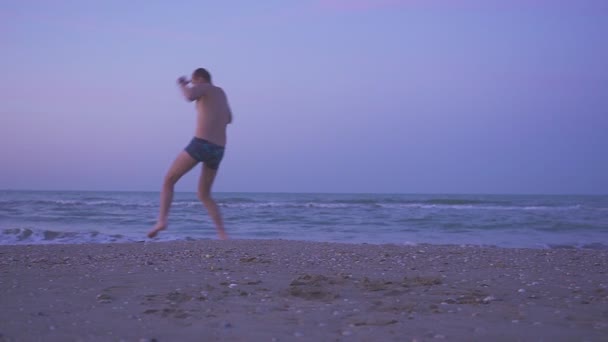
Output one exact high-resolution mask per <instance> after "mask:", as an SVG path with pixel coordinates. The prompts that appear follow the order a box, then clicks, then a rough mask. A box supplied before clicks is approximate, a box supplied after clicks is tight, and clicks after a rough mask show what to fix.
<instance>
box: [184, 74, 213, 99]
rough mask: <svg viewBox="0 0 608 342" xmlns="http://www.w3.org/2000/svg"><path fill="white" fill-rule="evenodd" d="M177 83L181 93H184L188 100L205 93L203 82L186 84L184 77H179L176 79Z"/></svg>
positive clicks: (197, 97)
mask: <svg viewBox="0 0 608 342" xmlns="http://www.w3.org/2000/svg"><path fill="white" fill-rule="evenodd" d="M177 83H178V84H179V87H180V89H181V90H182V94H184V97H185V98H186V100H188V101H190V102H192V101H196V100H198V99H199V98H201V96H203V95H205V90H206V89H207V87H206V85H205V84H193V85H191V86H188V83H189V82H188V81H186V79H185V78H184V77H180V78H179V79H178V80H177Z"/></svg>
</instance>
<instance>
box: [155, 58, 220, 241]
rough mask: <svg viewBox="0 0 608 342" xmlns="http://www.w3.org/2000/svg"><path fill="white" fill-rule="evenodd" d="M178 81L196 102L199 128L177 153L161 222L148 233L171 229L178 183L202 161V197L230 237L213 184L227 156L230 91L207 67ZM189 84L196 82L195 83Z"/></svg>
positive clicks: (166, 187) (165, 188)
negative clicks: (215, 81) (213, 195)
mask: <svg viewBox="0 0 608 342" xmlns="http://www.w3.org/2000/svg"><path fill="white" fill-rule="evenodd" d="M177 83H178V85H179V87H180V89H181V91H182V93H183V94H184V97H185V98H186V100H188V101H191V102H192V101H196V111H197V117H196V131H195V133H194V138H192V141H190V144H189V145H188V146H187V147H186V148H185V149H184V151H182V152H181V153H180V154H178V155H177V158H176V159H175V161H174V162H173V165H171V167H170V168H169V171H168V172H167V174H166V176H165V179H164V182H163V188H162V192H161V194H160V213H159V215H158V222H157V223H156V225H155V226H154V228H152V230H150V232H149V233H148V237H149V238H153V237H155V236H156V235H157V234H158V232H160V231H161V230H164V229H166V228H167V225H168V216H169V208H170V207H171V202H172V201H173V188H174V186H175V183H177V181H178V180H179V179H180V178H181V177H182V176H183V175H184V174H186V173H187V172H188V171H190V170H192V168H193V167H194V166H196V164H198V163H199V162H202V163H203V167H202V170H201V175H200V179H199V183H198V198H199V199H200V200H201V202H203V205H204V206H205V207H206V208H207V211H208V212H209V216H211V219H212V220H213V222H214V223H215V227H216V229H217V233H218V236H219V238H220V239H222V240H225V239H227V238H228V236H227V235H226V232H225V231H224V222H223V220H222V215H221V213H220V210H219V207H218V206H217V203H215V201H214V200H213V198H211V186H212V185H213V180H214V179H215V175H216V174H217V170H218V167H219V165H220V162H221V161H222V157H223V156H224V146H226V126H227V125H228V124H229V123H231V122H232V112H231V111H230V106H229V105H228V99H227V98H226V93H224V90H222V88H220V87H216V86H215V85H213V83H212V82H211V75H210V74H209V72H208V71H207V70H205V69H203V68H199V69H196V70H194V72H193V73H192V81H188V80H186V77H180V78H179V79H178V80H177ZM188 83H192V84H191V86H189V85H188Z"/></svg>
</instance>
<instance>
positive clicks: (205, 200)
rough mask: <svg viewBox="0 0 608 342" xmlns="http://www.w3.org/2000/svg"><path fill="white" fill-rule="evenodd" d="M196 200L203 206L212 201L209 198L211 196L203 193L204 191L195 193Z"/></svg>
mask: <svg viewBox="0 0 608 342" xmlns="http://www.w3.org/2000/svg"><path fill="white" fill-rule="evenodd" d="M197 196H198V199H199V200H200V201H201V202H203V204H207V203H210V202H211V201H213V199H212V198H211V194H209V193H208V192H204V191H199V192H198V193H197Z"/></svg>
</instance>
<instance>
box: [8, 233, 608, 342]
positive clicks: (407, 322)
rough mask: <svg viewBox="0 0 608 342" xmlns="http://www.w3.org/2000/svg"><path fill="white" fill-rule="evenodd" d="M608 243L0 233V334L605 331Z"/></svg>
mask: <svg viewBox="0 0 608 342" xmlns="http://www.w3.org/2000/svg"><path fill="white" fill-rule="evenodd" d="M607 272H608V251H602V250H575V249H553V250H540V249H536V250H535V249H502V248H492V247H487V248H486V247H461V246H430V245H421V246H395V245H366V244H362V245H351V244H334V243H314V242H298V241H276V240H231V241H215V240H205V241H192V242H186V241H184V242H159V243H129V244H110V245H101V244H99V245H96V244H94V245H36V246H0V305H1V308H2V309H1V310H0V341H110V340H111V341H120V340H124V341H159V342H162V341H294V340H302V341H437V340H446V341H516V340H521V341H606V340H608V273H607Z"/></svg>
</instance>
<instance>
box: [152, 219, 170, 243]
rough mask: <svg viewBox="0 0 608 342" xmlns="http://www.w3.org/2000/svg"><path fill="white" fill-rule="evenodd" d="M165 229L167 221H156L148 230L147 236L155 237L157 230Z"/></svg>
mask: <svg viewBox="0 0 608 342" xmlns="http://www.w3.org/2000/svg"><path fill="white" fill-rule="evenodd" d="M165 229H167V222H163V221H158V223H157V224H156V225H155V226H154V228H152V230H151V231H150V232H148V237H149V238H150V239H151V238H153V237H155V236H156V235H157V234H158V232H160V231H161V230H165Z"/></svg>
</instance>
